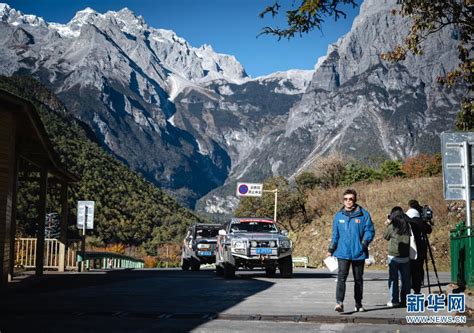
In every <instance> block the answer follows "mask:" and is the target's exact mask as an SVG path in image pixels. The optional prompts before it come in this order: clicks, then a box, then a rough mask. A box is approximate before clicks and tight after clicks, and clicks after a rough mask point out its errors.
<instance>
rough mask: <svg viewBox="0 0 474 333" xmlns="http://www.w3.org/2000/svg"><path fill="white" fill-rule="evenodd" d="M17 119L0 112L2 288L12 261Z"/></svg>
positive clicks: (11, 266)
mask: <svg viewBox="0 0 474 333" xmlns="http://www.w3.org/2000/svg"><path fill="white" fill-rule="evenodd" d="M15 141H16V121H15V117H13V115H12V113H11V112H0V288H1V287H2V286H5V285H6V284H7V281H8V274H9V272H10V271H12V269H13V266H14V263H13V262H11V258H12V256H11V254H10V251H11V248H12V244H11V242H14V241H15V239H14V238H13V239H12V237H11V225H12V221H13V220H12V218H13V216H12V211H13V204H14V203H13V189H14V187H15V186H16V184H15V183H14V181H13V179H14V169H15V155H16V146H15V144H16V142H15Z"/></svg>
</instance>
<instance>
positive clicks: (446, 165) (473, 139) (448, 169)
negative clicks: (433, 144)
mask: <svg viewBox="0 0 474 333" xmlns="http://www.w3.org/2000/svg"><path fill="white" fill-rule="evenodd" d="M473 148H474V132H444V133H442V134H441V152H442V156H443V187H444V198H445V199H446V200H464V201H465V202H466V227H468V229H467V230H468V233H470V229H469V227H470V226H471V221H472V217H471V200H472V199H473V197H472V195H473V192H472V177H473V164H472V160H471V157H472V154H473Z"/></svg>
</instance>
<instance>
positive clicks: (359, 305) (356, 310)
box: [354, 304, 365, 312]
mask: <svg viewBox="0 0 474 333" xmlns="http://www.w3.org/2000/svg"><path fill="white" fill-rule="evenodd" d="M354 311H355V312H365V308H364V306H363V305H362V304H356V306H355V308H354Z"/></svg>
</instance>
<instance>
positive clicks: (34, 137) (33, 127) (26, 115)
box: [0, 89, 79, 183]
mask: <svg viewBox="0 0 474 333" xmlns="http://www.w3.org/2000/svg"><path fill="white" fill-rule="evenodd" d="M0 112H11V113H12V114H13V115H14V117H15V119H16V124H17V126H16V149H17V153H18V154H19V156H20V157H22V158H24V159H25V160H27V161H28V162H30V163H31V164H33V165H35V166H37V167H39V168H41V167H45V166H46V167H47V168H48V172H49V173H50V174H52V175H53V176H54V177H56V178H58V179H60V180H61V181H65V182H67V183H70V182H76V181H79V177H78V176H76V175H74V174H72V173H71V172H69V171H68V170H67V169H66V168H65V167H64V166H63V165H62V164H61V162H60V158H59V155H58V154H57V153H56V151H55V150H54V149H53V145H52V144H51V141H50V140H49V137H48V134H47V133H46V130H45V129H44V126H43V123H42V121H41V119H40V117H39V115H38V113H37V111H36V109H35V107H34V106H33V104H32V103H31V102H29V101H27V100H25V99H23V98H21V97H18V96H16V95H14V94H11V93H9V92H7V91H5V90H2V89H0Z"/></svg>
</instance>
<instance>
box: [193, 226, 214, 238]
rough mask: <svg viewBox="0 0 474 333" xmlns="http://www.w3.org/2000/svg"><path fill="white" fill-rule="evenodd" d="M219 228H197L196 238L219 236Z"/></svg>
mask: <svg viewBox="0 0 474 333" xmlns="http://www.w3.org/2000/svg"><path fill="white" fill-rule="evenodd" d="M218 233H219V229H215V228H205V229H197V230H196V238H214V237H217V234H218Z"/></svg>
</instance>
